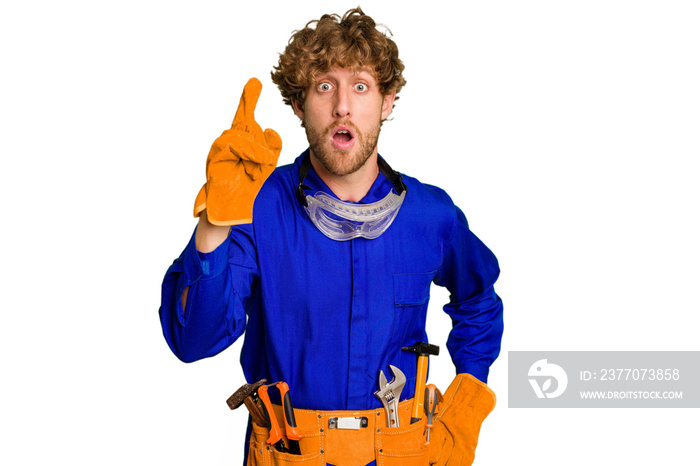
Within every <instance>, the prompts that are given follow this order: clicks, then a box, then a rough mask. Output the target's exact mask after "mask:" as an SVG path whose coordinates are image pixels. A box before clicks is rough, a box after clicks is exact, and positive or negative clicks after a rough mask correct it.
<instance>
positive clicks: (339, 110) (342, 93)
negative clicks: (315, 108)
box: [333, 87, 350, 118]
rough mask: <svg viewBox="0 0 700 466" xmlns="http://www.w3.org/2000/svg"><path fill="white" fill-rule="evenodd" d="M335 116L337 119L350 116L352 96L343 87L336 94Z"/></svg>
mask: <svg viewBox="0 0 700 466" xmlns="http://www.w3.org/2000/svg"><path fill="white" fill-rule="evenodd" d="M333 116H335V117H336V118H345V117H349V116H350V96H349V95H348V92H347V91H346V90H345V89H343V88H342V87H341V88H340V89H338V91H337V92H336V94H335V102H334V105H333Z"/></svg>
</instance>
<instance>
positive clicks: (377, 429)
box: [247, 400, 432, 466]
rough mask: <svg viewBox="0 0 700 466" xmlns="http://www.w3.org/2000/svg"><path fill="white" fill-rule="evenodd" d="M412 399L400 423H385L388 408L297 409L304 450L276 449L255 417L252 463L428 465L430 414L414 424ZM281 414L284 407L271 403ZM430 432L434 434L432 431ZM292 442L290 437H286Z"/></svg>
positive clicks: (405, 403)
mask: <svg viewBox="0 0 700 466" xmlns="http://www.w3.org/2000/svg"><path fill="white" fill-rule="evenodd" d="M411 405H412V400H405V401H403V402H401V403H399V409H398V411H399V425H400V426H401V427H392V428H389V427H387V419H386V412H385V410H384V409H378V410H368V411H312V410H304V409H296V408H295V409H294V416H295V418H296V421H297V430H298V431H299V432H301V433H302V434H303V438H302V439H301V440H300V441H299V446H300V449H301V453H302V454H301V455H292V454H289V453H282V452H279V451H277V450H275V448H274V447H272V446H271V445H268V444H267V443H266V442H267V439H268V438H269V431H268V429H267V428H264V427H260V426H258V425H256V424H255V423H253V433H252V435H251V437H250V450H249V452H248V463H247V465H248V466H261V465H295V466H306V465H319V466H326V465H327V464H329V465H335V466H366V465H367V464H369V463H371V462H372V461H375V460H376V464H377V466H426V465H427V464H428V453H429V449H428V445H427V444H426V443H425V434H426V430H425V426H426V420H425V418H424V419H421V420H420V421H419V422H416V423H415V424H411V423H410V422H411ZM273 409H274V410H275V414H276V416H277V418H278V419H283V418H282V407H281V406H277V405H275V406H273ZM431 435H432V434H431ZM283 440H284V442H285V443H287V444H288V439H287V438H286V437H284V439H283Z"/></svg>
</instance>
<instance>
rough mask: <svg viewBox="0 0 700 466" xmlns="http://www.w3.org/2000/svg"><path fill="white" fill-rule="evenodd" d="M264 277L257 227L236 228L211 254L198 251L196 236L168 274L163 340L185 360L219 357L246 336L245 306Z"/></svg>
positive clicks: (163, 297)
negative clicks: (260, 270) (257, 250)
mask: <svg viewBox="0 0 700 466" xmlns="http://www.w3.org/2000/svg"><path fill="white" fill-rule="evenodd" d="M195 232H196V229H195ZM258 275H259V274H258V268H257V261H256V254H255V246H254V242H253V234H252V225H250V224H248V225H236V226H233V227H232V228H231V233H230V234H229V237H228V239H227V240H225V241H224V242H223V243H222V244H221V245H220V246H219V247H218V248H217V249H216V250H214V251H212V252H210V253H201V252H199V251H197V248H196V247H195V242H194V234H193V235H192V238H190V241H189V243H188V244H187V247H185V250H184V251H183V252H182V254H181V255H180V257H178V258H177V259H176V260H175V262H173V264H172V265H171V266H170V268H169V269H168V271H167V273H166V274H165V278H164V279H163V287H162V295H161V307H160V311H159V314H160V322H161V326H162V328H163V336H164V337H165V340H166V341H167V343H168V345H169V346H170V349H171V350H172V351H173V353H175V355H176V356H177V357H178V358H179V359H180V360H181V361H183V362H192V361H196V360H198V359H202V358H206V357H210V356H214V355H216V354H218V353H220V352H221V351H223V350H225V349H226V348H228V347H229V346H230V345H231V344H233V342H234V341H236V339H238V337H240V336H241V335H242V334H243V332H244V330H245V325H246V311H245V304H246V301H247V300H248V298H249V297H250V295H251V293H252V290H253V286H254V283H255V281H256V279H257V277H258ZM188 286H189V291H188V294H187V300H186V304H185V306H186V308H185V309H184V311H183V308H182V293H183V292H184V290H185V288H186V287H188Z"/></svg>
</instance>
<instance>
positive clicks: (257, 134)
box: [194, 78, 282, 225]
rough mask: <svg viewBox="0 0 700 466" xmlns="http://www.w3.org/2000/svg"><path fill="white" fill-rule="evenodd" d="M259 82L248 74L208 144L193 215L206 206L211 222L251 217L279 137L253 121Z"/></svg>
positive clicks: (274, 160)
mask: <svg viewBox="0 0 700 466" xmlns="http://www.w3.org/2000/svg"><path fill="white" fill-rule="evenodd" d="M261 90H262V84H261V83H260V81H258V80H257V79H256V78H251V79H250V80H249V81H248V83H247V84H246V85H245V87H244V88H243V95H241V101H240V103H239V105H238V110H237V111H236V116H235V117H234V118H233V123H231V129H228V130H226V131H224V132H223V133H222V134H221V136H219V137H218V138H217V139H216V140H215V141H214V144H212V146H211V150H210V151H209V156H208V157H207V167H206V173H207V182H206V183H205V184H204V186H202V189H201V190H200V191H199V194H197V199H196V200H195V204H194V216H195V217H199V215H200V213H201V212H202V211H203V210H204V209H206V211H207V218H208V220H209V222H211V223H212V224H213V225H236V224H241V223H250V222H252V221H253V202H254V201H255V197H256V196H257V194H258V192H259V191H260V188H261V187H262V184H263V183H264V182H265V180H266V179H267V177H268V176H270V174H271V173H272V171H273V170H274V169H275V166H276V165H277V159H278V158H279V154H280V151H281V150H282V139H281V138H280V137H279V135H278V134H277V133H276V132H275V131H274V130H272V129H266V130H265V131H263V130H262V128H260V125H259V124H258V123H257V122H256V121H255V106H256V104H257V103H258V97H260V91H261Z"/></svg>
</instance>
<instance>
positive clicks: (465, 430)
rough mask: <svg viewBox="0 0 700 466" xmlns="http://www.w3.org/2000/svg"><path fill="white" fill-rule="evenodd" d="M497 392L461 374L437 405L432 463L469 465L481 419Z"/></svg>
mask: <svg viewBox="0 0 700 466" xmlns="http://www.w3.org/2000/svg"><path fill="white" fill-rule="evenodd" d="M494 406H496V395H495V394H494V393H493V391H491V389H490V388H489V387H487V386H486V384H485V383H483V382H481V381H480V380H479V379H477V378H476V377H474V376H473V375H471V374H457V377H455V379H454V380H453V381H452V383H451V384H450V386H449V388H448V389H447V391H446V392H445V395H444V401H443V402H442V403H440V404H439V405H438V407H437V412H436V414H435V417H434V419H433V426H434V427H433V429H432V430H431V432H430V447H429V448H430V464H431V465H438V466H468V465H470V464H472V462H473V461H474V451H475V450H476V444H477V441H478V440H479V430H481V423H482V422H483V421H484V419H486V416H488V414H489V413H490V412H491V411H492V410H493V408H494Z"/></svg>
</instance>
